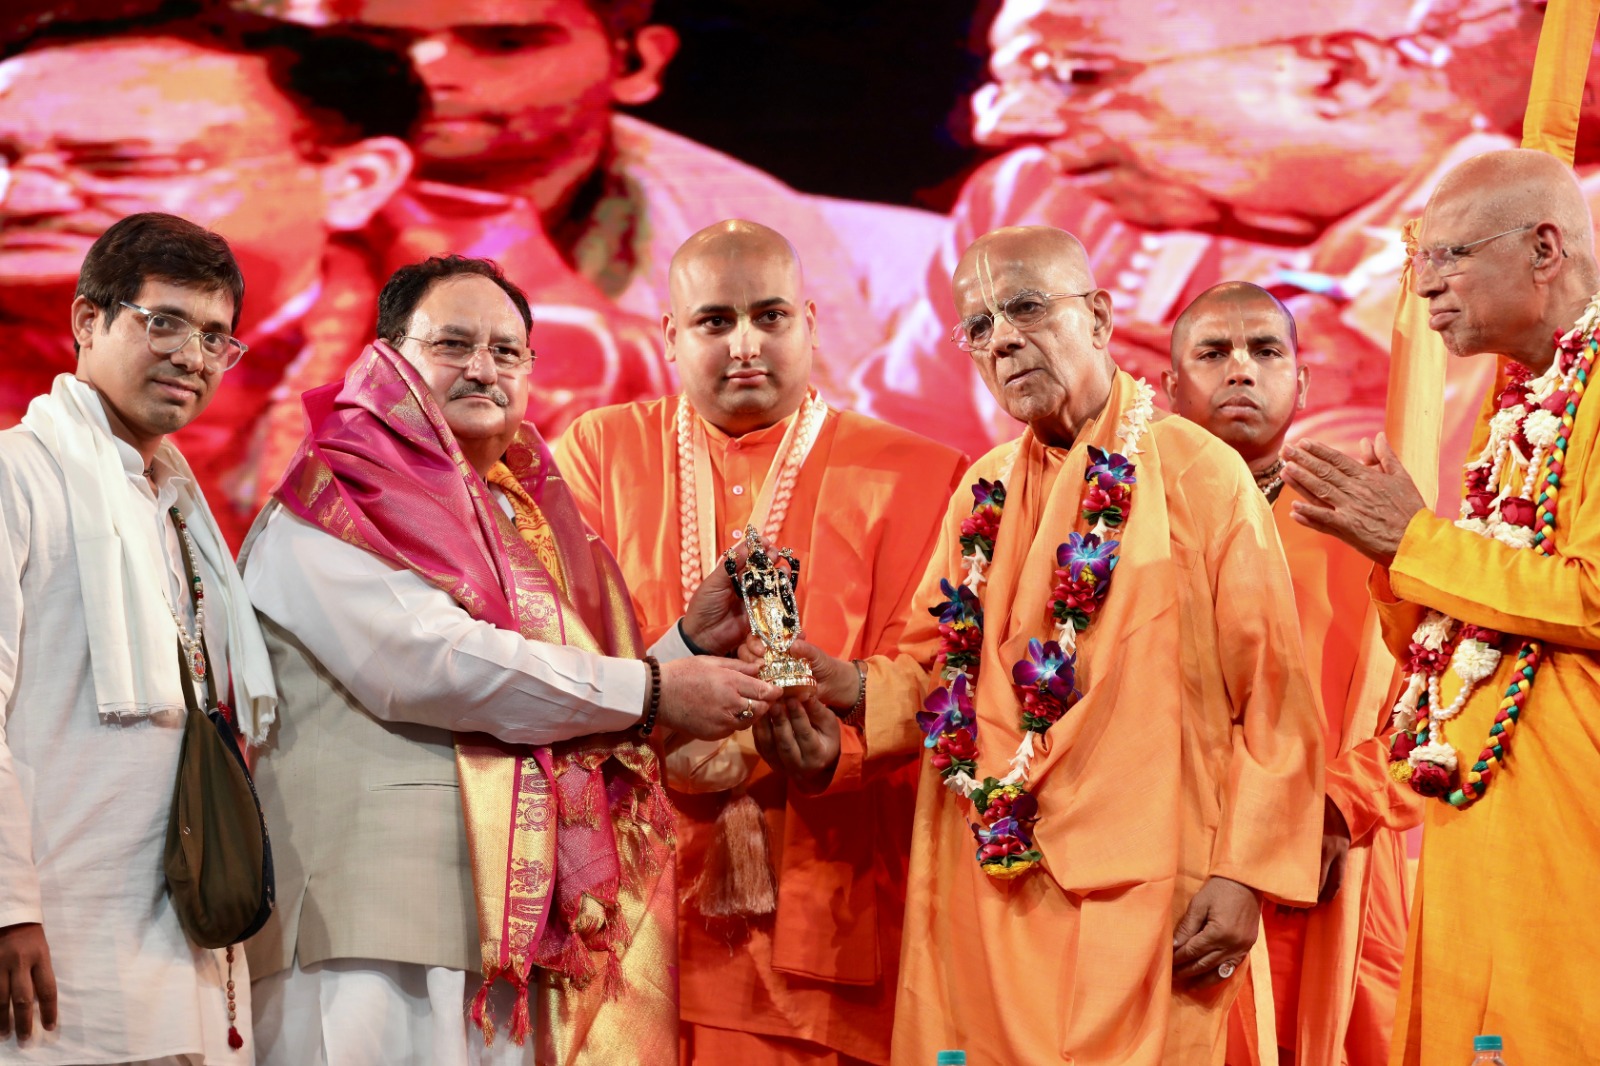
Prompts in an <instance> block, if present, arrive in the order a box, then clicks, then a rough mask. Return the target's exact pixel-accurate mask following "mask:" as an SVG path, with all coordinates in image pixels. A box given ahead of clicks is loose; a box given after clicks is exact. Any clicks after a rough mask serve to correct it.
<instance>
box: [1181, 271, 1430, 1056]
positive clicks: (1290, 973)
mask: <svg viewBox="0 0 1600 1066" xmlns="http://www.w3.org/2000/svg"><path fill="white" fill-rule="evenodd" d="M1171 347H1172V369H1171V370H1170V371H1167V372H1166V373H1165V374H1164V375H1163V378H1164V384H1165V386H1166V391H1167V396H1168V398H1169V399H1170V400H1171V401H1172V410H1173V411H1174V412H1175V413H1177V414H1180V415H1183V416H1184V417H1185V418H1188V419H1190V420H1191V421H1193V422H1195V423H1197V424H1199V425H1201V426H1203V427H1205V428H1206V429H1208V430H1210V431H1211V433H1212V434H1213V435H1215V436H1216V437H1218V438H1219V439H1221V440H1223V441H1225V442H1226V443H1227V444H1229V445H1231V446H1232V447H1233V449H1234V450H1235V451H1237V452H1238V453H1239V456H1240V458H1242V459H1244V460H1245V462H1246V463H1247V464H1249V466H1250V469H1251V472H1252V473H1253V474H1254V475H1255V480H1256V485H1257V486H1258V487H1259V488H1260V489H1261V491H1262V493H1263V494H1264V495H1265V496H1266V498H1267V502H1268V503H1269V504H1270V505H1271V507H1272V517H1273V521H1274V523H1275V524H1276V525H1277V529H1278V535H1279V537H1280V538H1281V540H1282V542H1283V550H1284V555H1285V557H1286V558H1287V560H1288V563H1289V576H1290V578H1291V580H1292V582H1293V584H1294V597H1295V606H1296V608H1297V610H1298V613H1299V616H1300V633H1301V637H1302V638H1303V640H1304V643H1305V659H1306V667H1307V670H1308V671H1309V672H1310V675H1311V678H1312V680H1313V682H1314V684H1315V685H1316V687H1317V690H1318V692H1319V694H1320V696H1321V706H1322V710H1323V737H1322V739H1323V744H1324V747H1325V750H1326V751H1327V753H1328V760H1329V762H1328V768H1327V778H1328V780H1327V787H1328V805H1327V807H1326V809H1325V812H1324V822H1323V855H1322V861H1323V871H1322V882H1321V892H1320V894H1319V896H1318V905H1317V906H1316V907H1315V908H1313V909H1311V910H1294V909H1290V908H1285V907H1274V908H1268V910H1267V912H1266V914H1265V915H1264V918H1265V927H1266V934H1267V944H1268V949H1269V952H1270V954H1271V959H1272V985H1273V1002H1274V1005H1275V1006H1276V1008H1277V1025H1276V1028H1277V1038H1278V1046H1279V1061H1280V1062H1282V1063H1286V1064H1294V1063H1297V1064H1299V1066H1341V1064H1347V1066H1382V1064H1383V1063H1385V1062H1387V1061H1388V1059H1389V1041H1390V1036H1391V1034H1392V1032H1393V1029H1394V1004H1395V996H1396V991H1397V989H1398V987H1399V984H1400V964H1401V960H1402V958H1403V957H1404V953H1405V932H1406V915H1407V909H1408V906H1409V900H1408V899H1407V896H1408V893H1407V889H1406V880H1405V841H1404V838H1403V837H1402V835H1401V833H1400V832H1398V831H1397V830H1404V829H1408V828H1411V827H1412V826H1415V825H1417V824H1419V823H1420V822H1421V820H1422V804H1421V802H1420V798H1419V797H1417V796H1416V795H1415V794H1410V793H1404V794H1401V793H1392V791H1391V790H1390V789H1388V788H1387V783H1388V779H1387V775H1385V776H1384V777H1381V778H1379V779H1378V780H1377V782H1376V786H1377V787H1376V789H1374V788H1373V787H1371V786H1370V785H1369V784H1366V783H1364V779H1363V778H1362V776H1361V768H1362V766H1363V764H1364V761H1365V760H1364V759H1363V757H1362V754H1357V755H1356V756H1353V757H1352V756H1349V755H1348V753H1350V752H1351V750H1352V749H1354V748H1356V747H1358V746H1360V747H1362V748H1363V749H1367V750H1368V752H1370V750H1371V749H1374V748H1382V749H1383V750H1386V747H1385V741H1384V740H1383V739H1381V738H1379V737H1378V735H1379V734H1380V733H1381V732H1382V731H1383V729H1384V727H1385V725H1386V724H1387V719H1388V714H1387V711H1388V708H1387V707H1384V706H1380V705H1378V704H1376V703H1372V704H1370V705H1366V706H1363V705H1361V702H1362V701H1361V700H1360V698H1359V696H1360V693H1359V688H1360V686H1359V684H1353V683H1352V682H1353V680H1354V678H1355V673H1356V666H1357V659H1358V657H1359V654H1360V651H1361V647H1360V638H1361V633H1362V623H1363V619H1364V617H1365V614H1366V610H1367V593H1366V580H1367V574H1368V573H1369V572H1370V571H1371V569H1372V564H1371V562H1369V561H1368V560H1367V559H1366V558H1364V557H1363V556H1362V555H1361V554H1360V553H1359V552H1357V551H1356V550H1355V549H1354V548H1351V547H1349V546H1347V545H1345V544H1342V543H1340V542H1339V541H1336V540H1333V539H1332V538H1329V537H1324V536H1320V535H1318V534H1316V533H1313V532H1311V531H1310V530H1309V529H1307V528H1306V527H1305V526H1302V525H1301V524H1299V523H1298V522H1294V521H1292V520H1291V518H1290V503H1291V501H1292V500H1293V499H1294V498H1295V493H1294V490H1292V489H1285V488H1284V485H1283V479H1282V470H1283V466H1284V463H1283V460H1282V458H1281V457H1280V456H1281V452H1282V450H1283V444H1284V439H1285V437H1286V436H1287V435H1288V432H1289V427H1290V425H1291V424H1292V423H1293V421H1294V416H1295V412H1297V411H1299V410H1301V409H1302V408H1303V407H1304V406H1305V402H1306V394H1307V390H1308V388H1309V386H1310V377H1311V370H1310V368H1309V367H1307V366H1305V365H1304V364H1301V363H1300V362H1299V360H1298V347H1299V346H1298V338H1297V336H1296V333H1295V323H1294V318H1293V317H1292V316H1291V315H1290V313H1289V311H1288V309H1287V308H1286V307H1284V306H1283V304H1282V303H1280V302H1279V301H1278V300H1277V298H1276V297H1274V296H1272V294H1270V293H1268V292H1267V291H1266V290H1265V289H1262V288H1260V287H1259V286H1256V285H1252V284H1250V283H1248V282H1225V283H1223V284H1221V285H1218V286H1215V287H1213V288H1211V289H1209V290H1207V291H1206V292H1204V293H1202V294H1201V295H1200V296H1199V297H1197V298H1196V299H1195V301H1194V302H1193V303H1191V304H1190V305H1189V306H1188V307H1187V308H1186V309H1185V310H1184V311H1183V313H1182V314H1181V315H1179V316H1178V319H1177V321H1176V322H1175V323H1174V325H1173V330H1172V343H1171ZM1386 657H1387V656H1386ZM1396 800H1397V801H1398V803H1395V802H1394V801H1396ZM1341 884H1342V888H1341Z"/></svg>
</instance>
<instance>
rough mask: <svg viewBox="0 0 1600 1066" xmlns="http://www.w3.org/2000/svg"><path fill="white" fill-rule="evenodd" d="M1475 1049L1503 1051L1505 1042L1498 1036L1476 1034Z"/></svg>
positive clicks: (1473, 1044)
mask: <svg viewBox="0 0 1600 1066" xmlns="http://www.w3.org/2000/svg"><path fill="white" fill-rule="evenodd" d="M1472 1050H1473V1051H1503V1050H1505V1047H1504V1044H1503V1042H1502V1041H1501V1039H1500V1038H1499V1037H1498V1036H1475V1037H1473V1038H1472Z"/></svg>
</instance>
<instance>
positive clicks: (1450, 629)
mask: <svg viewBox="0 0 1600 1066" xmlns="http://www.w3.org/2000/svg"><path fill="white" fill-rule="evenodd" d="M1597 326H1600V294H1596V295H1595V296H1594V297H1592V298H1591V299H1590V300H1589V304H1588V306H1587V307H1585V308H1584V310H1583V314H1581V315H1579V316H1578V321H1577V324H1576V325H1574V326H1573V327H1572V329H1571V330H1570V331H1568V332H1567V334H1566V335H1565V336H1564V337H1563V338H1562V340H1563V341H1571V340H1574V339H1576V338H1579V337H1587V336H1588V335H1590V334H1591V333H1593V332H1594V331H1595V329H1596V327H1597ZM1561 349H1562V345H1557V352H1556V357H1555V358H1554V359H1553V360H1551V363H1550V366H1549V368H1548V369H1546V370H1545V372H1544V373H1542V374H1540V375H1539V376H1538V377H1536V378H1534V379H1532V380H1531V381H1529V382H1528V384H1527V387H1526V391H1525V395H1526V402H1525V403H1520V404H1513V405H1512V406H1510V407H1506V408H1504V409H1502V410H1500V411H1497V412H1495V414H1494V415H1493V416H1492V417H1491V418H1490V419H1489V439H1488V441H1487V442H1486V443H1485V444H1484V446H1483V450H1482V451H1481V452H1479V453H1478V456H1477V458H1475V459H1473V460H1471V461H1470V462H1468V463H1467V465H1466V469H1467V472H1468V473H1469V474H1471V473H1477V472H1479V471H1488V477H1487V479H1486V484H1487V485H1489V486H1490V487H1491V488H1493V489H1494V490H1495V491H1496V496H1495V498H1494V500H1493V502H1492V503H1491V504H1490V507H1489V512H1488V514H1487V515H1486V516H1485V517H1481V518H1480V517H1476V516H1474V515H1473V514H1472V507H1471V501H1470V500H1469V499H1463V500H1462V501H1461V517H1460V518H1458V519H1457V520H1456V522H1455V525H1456V526H1457V527H1458V528H1460V529H1464V530H1467V531H1468V532H1470V533H1474V534H1476V535H1478V536H1480V537H1488V538H1492V539H1494V540H1497V541H1499V542H1500V543H1502V544H1504V545H1506V546H1507V547H1510V548H1515V549H1517V550H1523V549H1526V548H1531V547H1532V546H1533V541H1534V537H1535V535H1536V534H1535V532H1534V530H1533V529H1531V528H1529V527H1527V526H1522V525H1516V524H1514V523H1512V522H1507V521H1506V520H1505V519H1504V518H1503V517H1502V516H1501V507H1502V506H1503V505H1504V504H1505V501H1506V500H1507V499H1510V498H1512V497H1517V498H1520V499H1524V500H1533V499H1535V498H1536V496H1535V493H1536V489H1537V487H1538V478H1539V475H1540V471H1541V470H1542V468H1543V463H1544V459H1545V456H1546V454H1547V453H1548V451H1549V449H1550V448H1551V447H1552V446H1554V444H1555V441H1556V436H1557V431H1558V430H1559V429H1560V428H1561V419H1560V416H1558V415H1555V414H1552V413H1550V412H1549V411H1546V410H1544V409H1543V408H1542V407H1541V406H1540V405H1541V404H1543V403H1544V401H1546V400H1548V399H1549V398H1550V397H1551V396H1553V395H1555V394H1556V393H1557V392H1562V393H1568V394H1570V393H1571V392H1572V387H1573V385H1574V383H1575V381H1576V377H1577V361H1576V360H1573V361H1572V363H1571V365H1570V366H1568V368H1567V369H1566V370H1563V369H1562V367H1561V364H1562V362H1563V359H1562V358H1561ZM1519 431H1520V433H1521V436H1522V437H1523V438H1524V439H1526V440H1527V442H1528V445H1529V448H1530V449H1531V451H1530V454H1527V455H1524V454H1523V453H1522V449H1521V448H1519V447H1518V446H1517V436H1518V434H1519ZM1459 625H1460V623H1459V622H1458V621H1457V620H1456V619H1454V618H1451V617H1449V616H1448V615H1446V614H1444V613H1442V612H1440V611H1429V612H1428V613H1427V614H1426V616H1424V618H1423V620H1422V622H1421V624H1419V625H1418V626H1417V628H1416V630H1415V631H1414V632H1413V633H1412V635H1411V639H1412V640H1413V641H1415V642H1416V643H1418V644H1421V645H1422V646H1423V647H1425V648H1427V649H1428V650H1429V651H1432V652H1439V651H1441V650H1443V648H1444V647H1445V644H1446V642H1447V641H1448V640H1449V638H1450V636H1451V635H1452V634H1453V633H1454V632H1455V631H1456V629H1457V627H1458V626H1459ZM1500 659H1501V653H1500V651H1499V650H1498V649H1496V648H1495V647H1493V646H1492V645H1490V644H1487V643H1485V642H1484V641H1481V640H1464V641H1461V642H1460V643H1459V644H1458V645H1457V646H1456V650H1455V653H1454V654H1453V655H1452V656H1451V658H1450V670H1451V672H1452V673H1454V674H1455V675H1456V678H1457V680H1459V681H1460V682H1461V689H1460V691H1459V692H1457V693H1456V697H1455V699H1453V700H1451V701H1450V703H1449V704H1442V703H1441V700H1440V694H1439V678H1438V677H1437V676H1429V675H1427V674H1426V673H1423V672H1422V671H1417V672H1414V673H1412V674H1410V675H1408V676H1407V678H1406V686H1405V689H1404V691H1402V692H1401V694H1400V698H1399V700H1397V701H1396V702H1395V705H1394V718H1393V722H1394V725H1395V726H1397V727H1398V728H1400V729H1402V730H1405V731H1410V730H1411V729H1412V727H1413V726H1415V725H1416V722H1417V718H1418V716H1419V714H1420V713H1421V709H1422V708H1421V697H1422V696H1423V695H1424V694H1426V695H1427V697H1428V709H1427V710H1428V720H1429V722H1430V723H1431V725H1430V727H1429V730H1428V734H1429V741H1428V743H1426V744H1422V745H1419V746H1418V747H1416V748H1415V749H1413V750H1412V752H1411V753H1410V755H1409V756H1408V757H1407V758H1408V759H1409V761H1410V763H1411V765H1412V766H1417V765H1420V764H1422V763H1433V764H1435V765H1437V766H1441V767H1443V768H1444V769H1446V770H1449V771H1452V772H1453V771H1454V770H1455V768H1456V763H1457V757H1456V749H1455V748H1454V747H1453V746H1452V745H1451V744H1450V743H1449V742H1448V741H1447V740H1446V739H1445V735H1444V724H1445V723H1446V722H1448V721H1450V720H1451V719H1452V718H1454V717H1456V716H1457V715H1458V714H1460V713H1461V709H1462V708H1463V707H1465V706H1466V705H1467V700H1468V699H1469V698H1470V697H1471V695H1472V693H1473V690H1474V689H1476V688H1477V687H1478V685H1479V684H1480V683H1482V682H1483V681H1485V680H1487V679H1488V678H1490V677H1493V676H1494V672H1495V670H1496V669H1497V668H1498V667H1499V665H1500Z"/></svg>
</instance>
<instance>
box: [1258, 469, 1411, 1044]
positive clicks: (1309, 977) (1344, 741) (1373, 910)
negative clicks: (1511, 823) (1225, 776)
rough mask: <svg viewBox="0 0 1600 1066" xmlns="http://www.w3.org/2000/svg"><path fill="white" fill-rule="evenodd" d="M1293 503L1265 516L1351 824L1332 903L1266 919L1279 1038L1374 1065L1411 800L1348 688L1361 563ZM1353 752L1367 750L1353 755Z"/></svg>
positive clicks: (1373, 714)
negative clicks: (1276, 542) (1384, 765)
mask: <svg viewBox="0 0 1600 1066" xmlns="http://www.w3.org/2000/svg"><path fill="white" fill-rule="evenodd" d="M1295 498H1296V495H1295V492H1294V490H1293V489H1292V488H1289V487H1285V488H1284V490H1283V492H1282V494H1281V495H1280V496H1279V497H1278V499H1277V502H1276V503H1275V504H1274V505H1273V508H1272V515H1273V519H1274V521H1275V522H1276V524H1277V527H1278V535H1279V537H1280V538H1281V540H1282V541H1283V550H1284V555H1285V557H1286V558H1287V560H1288V563H1289V575H1290V578H1291V579H1292V581H1293V584H1294V596H1295V606H1296V609H1297V611H1298V613H1299V616H1300V632H1301V636H1302V638H1303V640H1304V642H1305V658H1306V668H1307V670H1308V671H1309V672H1310V675H1311V677H1312V680H1313V682H1314V683H1315V684H1316V686H1317V689H1318V694H1319V695H1320V697H1321V705H1322V708H1323V745H1324V749H1325V750H1326V751H1327V752H1328V767H1327V778H1328V781H1327V784H1328V795H1329V797H1330V798H1332V800H1333V802H1334V803H1335V804H1337V805H1338V807H1339V810H1340V812H1341V813H1342V814H1343V815H1344V818H1345V821H1346V822H1347V823H1348V824H1349V826H1350V829H1351V847H1350V856H1349V860H1348V862H1347V865H1346V868H1345V879H1344V885H1343V887H1342V888H1341V889H1340V891H1339V894H1338V895H1337V896H1336V897H1335V898H1334V899H1333V900H1332V901H1330V902H1329V903H1328V904H1326V905H1324V906H1319V907H1316V908H1314V909H1312V910H1309V911H1301V910H1295V911H1284V910H1280V909H1278V908H1269V909H1268V910H1267V912H1266V914H1265V921H1266V931H1267V946H1268V949H1269V951H1270V952H1271V956H1272V971H1273V975H1272V976H1273V981H1272V984H1273V998H1274V1002H1275V1003H1276V1005H1277V1011H1278V1023H1277V1030H1278V1043H1279V1044H1280V1045H1281V1046H1283V1047H1290V1048H1294V1049H1296V1060H1295V1061H1296V1062H1297V1063H1298V1064H1299V1066H1341V1063H1343V1064H1348V1066H1382V1064H1383V1063H1385V1062H1387V1061H1388V1057H1389V1041H1390V1036H1391V1034H1392V1032H1393V1029H1394V1009H1395V1006H1394V1005H1395V995H1396V990H1397V988H1398V987H1399V983H1400V965H1401V961H1402V960H1403V958H1404V955H1405V932H1406V916H1407V913H1408V910H1409V902H1410V901H1409V899H1408V895H1409V894H1408V892H1407V888H1406V877H1405V841H1404V838H1403V836H1402V834H1401V832H1400V831H1403V830H1405V829H1408V828H1411V827H1412V826H1414V825H1417V824H1419V823H1420V822H1421V820H1422V803H1421V799H1420V797H1417V796H1416V794H1415V793H1412V792H1411V791H1410V790H1409V789H1406V790H1404V791H1403V792H1399V791H1395V790H1392V789H1390V788H1389V784H1390V783H1389V780H1388V775H1387V773H1385V772H1383V771H1382V770H1381V769H1380V771H1379V773H1380V774H1381V775H1382V776H1381V777H1378V778H1376V779H1374V778H1373V777H1372V776H1371V774H1370V768H1371V767H1372V766H1373V765H1374V760H1373V759H1371V758H1370V755H1371V754H1372V753H1373V752H1374V751H1377V752H1378V753H1379V754H1380V755H1381V752H1382V751H1383V750H1386V748H1385V744H1384V740H1383V738H1381V737H1379V736H1378V735H1379V733H1380V732H1382V731H1384V730H1385V729H1386V728H1387V725H1388V718H1389V713H1388V708H1387V707H1385V706H1380V705H1372V706H1358V705H1357V704H1358V703H1359V702H1360V701H1359V699H1358V692H1356V691H1353V690H1354V689H1357V688H1358V687H1359V686H1357V685H1354V684H1353V683H1352V682H1353V680H1354V678H1355V673H1356V667H1357V659H1358V657H1359V654H1360V651H1361V647H1360V637H1361V630H1362V619H1363V618H1364V617H1365V614H1366V611H1367V603H1368V598H1367V591H1366V579H1367V575H1368V573H1369V572H1370V571H1371V569H1372V564H1371V563H1370V562H1369V561H1368V560H1367V559H1366V558H1365V557H1364V556H1362V555H1361V554H1360V553H1358V552H1357V551H1356V550H1355V549H1354V548H1351V547H1349V546H1347V545H1345V544H1344V543H1343V542H1341V541H1338V540H1335V539H1334V538H1332V537H1327V536H1323V535H1321V534H1318V533H1313V532H1312V531H1311V530H1310V529H1308V528H1307V527H1305V526H1303V525H1301V524H1300V523H1298V522H1296V521H1294V520H1293V519H1292V518H1291V517H1290V513H1291V512H1290V504H1291V503H1292V501H1293V500H1294V499H1295ZM1386 658H1387V657H1386ZM1374 738H1377V739H1374ZM1357 746H1361V747H1362V748H1364V749H1366V750H1364V751H1361V752H1356V753H1354V754H1352V749H1355V748H1356V747H1357ZM1381 761H1382V760H1381V759H1380V760H1378V762H1381ZM1396 800H1398V801H1400V802H1399V803H1398V804H1396V803H1395V802H1394V801H1396Z"/></svg>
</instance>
